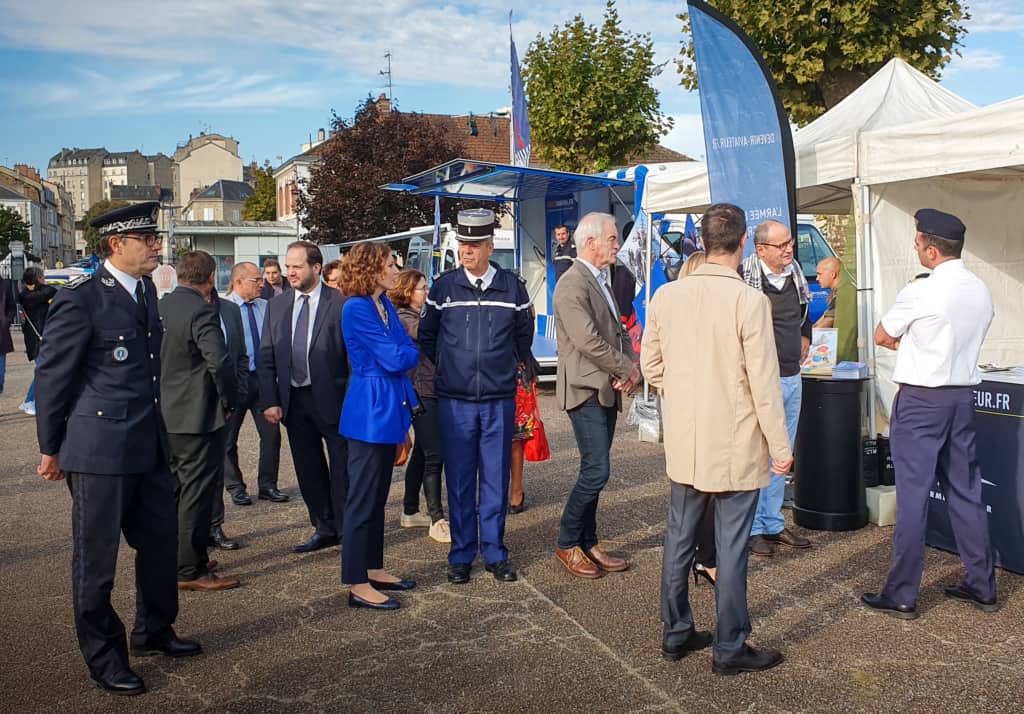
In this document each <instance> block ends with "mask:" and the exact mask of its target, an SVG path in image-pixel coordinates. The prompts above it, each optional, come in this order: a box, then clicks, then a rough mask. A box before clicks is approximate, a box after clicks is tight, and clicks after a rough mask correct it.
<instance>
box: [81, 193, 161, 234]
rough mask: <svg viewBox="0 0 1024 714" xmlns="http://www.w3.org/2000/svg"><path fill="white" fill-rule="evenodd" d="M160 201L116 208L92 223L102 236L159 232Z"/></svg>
mask: <svg viewBox="0 0 1024 714" xmlns="http://www.w3.org/2000/svg"><path fill="white" fill-rule="evenodd" d="M159 218H160V203H159V202H157V201H146V202H145V203H137V204H135V205H133V206H125V207H124V208H116V209H114V210H113V211H107V212H106V213H104V214H103V215H102V216H98V217H97V218H94V219H93V220H92V222H91V223H90V225H91V226H92V227H93V228H95V229H96V230H97V232H98V233H99V234H100V235H101V236H110V235H116V234H121V233H157V232H158V230H159V227H158V226H159Z"/></svg>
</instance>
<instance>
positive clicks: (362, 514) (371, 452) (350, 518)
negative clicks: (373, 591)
mask: <svg viewBox="0 0 1024 714" xmlns="http://www.w3.org/2000/svg"><path fill="white" fill-rule="evenodd" d="M394 463H395V445H394V444H371V443H369V442H366V441H359V440H358V439H350V440H349V441H348V474H349V489H348V496H347V498H346V500H345V527H344V531H345V537H344V539H343V540H342V544H341V545H342V553H341V582H342V583H344V584H345V585H359V584H360V583H365V582H367V581H368V580H367V576H366V571H367V570H380V569H381V568H383V567H384V504H386V503H387V501H388V491H389V490H390V489H391V472H392V470H393V468H394Z"/></svg>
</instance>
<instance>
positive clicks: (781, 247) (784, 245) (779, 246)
mask: <svg viewBox="0 0 1024 714" xmlns="http://www.w3.org/2000/svg"><path fill="white" fill-rule="evenodd" d="M758 245H770V246H771V247H772V248H777V249H778V250H786V249H787V248H792V247H793V239H792V238H790V239H789V240H787V241H786V242H785V243H768V242H765V243H758Z"/></svg>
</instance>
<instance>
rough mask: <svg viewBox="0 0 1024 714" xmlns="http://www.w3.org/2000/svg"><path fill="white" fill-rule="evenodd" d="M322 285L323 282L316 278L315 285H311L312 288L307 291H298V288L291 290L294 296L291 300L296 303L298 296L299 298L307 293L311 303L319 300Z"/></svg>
mask: <svg viewBox="0 0 1024 714" xmlns="http://www.w3.org/2000/svg"><path fill="white" fill-rule="evenodd" d="M323 286H324V284H323V283H321V282H320V281H319V280H318V281H317V282H316V285H315V286H313V289H312V290H310V291H309V292H308V293H300V292H299V291H298V289H296V290H292V292H293V293H295V298H294V300H293V302H294V303H295V304H298V302H299V298H301V297H302V296H303V295H309V302H310V304H311V305H312V303H317V302H320V291H321V290H323Z"/></svg>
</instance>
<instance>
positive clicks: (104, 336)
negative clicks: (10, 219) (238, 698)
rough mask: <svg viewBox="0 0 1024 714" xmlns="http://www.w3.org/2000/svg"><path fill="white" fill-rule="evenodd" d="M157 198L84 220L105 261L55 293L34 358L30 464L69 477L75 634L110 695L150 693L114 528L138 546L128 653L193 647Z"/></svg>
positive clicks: (45, 473) (50, 476)
mask: <svg viewBox="0 0 1024 714" xmlns="http://www.w3.org/2000/svg"><path fill="white" fill-rule="evenodd" d="M159 210H160V206H159V204H158V203H156V202H148V203H142V204H138V205H135V206H129V207H127V208H120V209H117V210H115V211H111V212H109V213H106V214H104V215H102V216H100V217H99V218H97V219H95V220H94V221H93V222H92V226H93V227H95V228H96V229H97V230H98V231H99V234H100V244H99V251H100V253H101V254H102V256H103V257H104V258H105V261H104V263H103V265H101V266H100V267H99V268H97V269H96V272H95V273H94V274H93V275H91V276H89V275H86V276H82V277H80V278H76V279H75V280H74V281H72V282H70V283H68V284H67V285H66V286H65V288H64V289H63V290H61V291H60V292H59V293H58V294H57V297H56V298H55V299H54V301H53V304H52V305H51V307H50V312H49V317H48V318H47V321H46V328H45V330H44V333H43V341H42V345H41V348H40V350H39V357H38V359H37V360H36V377H37V386H36V428H37V432H38V437H39V451H40V453H41V454H42V458H41V460H40V464H39V468H38V472H39V474H40V476H42V477H43V478H44V479H46V480H48V481H59V480H61V479H63V478H64V477H65V476H67V481H68V487H69V488H70V490H71V499H72V534H73V543H74V554H73V556H72V592H73V595H74V608H75V628H76V630H77V632H78V642H79V646H80V648H81V650H82V655H83V657H85V662H86V664H87V665H88V667H89V672H90V674H91V675H92V679H93V681H94V682H95V683H96V684H97V686H99V687H100V688H102V689H104V690H106V691H108V692H111V693H113V694H121V695H133V694H141V693H142V692H144V691H145V690H146V687H145V684H144V683H143V681H142V679H141V678H140V677H139V676H138V675H137V674H135V672H133V671H132V670H131V668H130V667H129V664H128V646H127V644H126V642H125V629H124V625H123V624H122V623H121V620H120V619H119V618H118V616H117V613H116V612H115V611H114V609H113V607H111V604H110V591H111V589H112V587H113V584H114V574H115V570H116V565H117V549H118V545H119V542H120V538H121V535H122V534H124V537H125V540H126V541H127V542H128V544H129V545H130V546H131V547H132V548H134V549H135V551H136V556H135V583H136V605H135V609H136V614H135V626H134V628H133V630H132V634H131V653H132V655H134V656H137V657H141V656H148V655H156V654H163V655H167V656H171V657H183V656H188V655H195V654H198V653H199V652H201V651H202V648H201V647H200V646H199V644H198V643H196V642H192V641H189V640H184V639H179V638H178V637H177V635H176V634H175V633H174V629H173V628H172V625H173V624H174V620H175V618H176V617H177V615H178V590H177V587H176V580H177V578H176V569H177V519H176V511H175V502H174V480H173V478H172V477H171V474H170V471H169V470H168V466H167V459H168V453H169V452H168V449H167V440H166V433H165V430H164V424H163V420H162V418H161V416H160V404H159V401H160V344H161V338H162V333H163V329H162V327H161V323H160V318H159V316H158V314H157V294H156V288H155V287H154V286H153V281H152V280H151V279H150V277H149V274H150V273H152V272H153V270H154V269H155V268H156V266H157V264H158V263H159V260H160V241H161V238H160V236H159V235H158V233H157V217H158V215H159Z"/></svg>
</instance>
